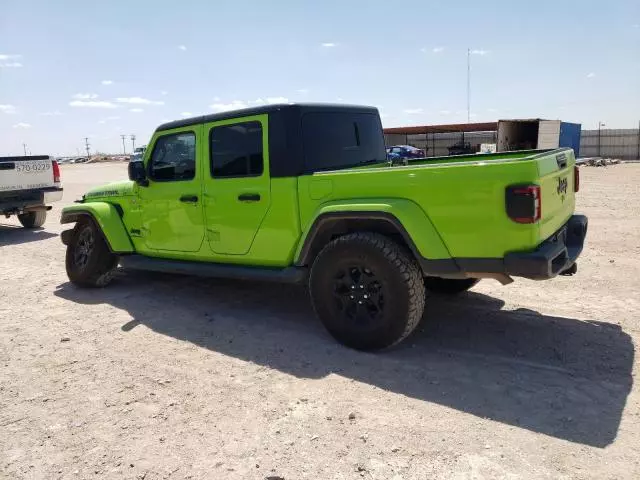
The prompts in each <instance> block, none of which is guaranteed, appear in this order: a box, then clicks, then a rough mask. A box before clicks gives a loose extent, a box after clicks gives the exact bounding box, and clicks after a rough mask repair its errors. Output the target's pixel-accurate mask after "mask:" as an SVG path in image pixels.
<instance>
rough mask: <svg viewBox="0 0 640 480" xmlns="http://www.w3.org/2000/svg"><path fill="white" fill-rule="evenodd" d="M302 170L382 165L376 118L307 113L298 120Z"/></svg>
mask: <svg viewBox="0 0 640 480" xmlns="http://www.w3.org/2000/svg"><path fill="white" fill-rule="evenodd" d="M302 132H303V133H302V135H303V140H304V155H305V170H306V171H307V172H315V171H319V170H338V169H343V168H350V167H356V166H358V165H365V164H374V163H379V162H386V161H387V155H386V150H385V147H384V135H383V133H382V125H381V123H380V118H379V117H378V115H376V114H373V113H357V112H349V113H346V112H309V113H306V114H305V115H304V116H303V117H302Z"/></svg>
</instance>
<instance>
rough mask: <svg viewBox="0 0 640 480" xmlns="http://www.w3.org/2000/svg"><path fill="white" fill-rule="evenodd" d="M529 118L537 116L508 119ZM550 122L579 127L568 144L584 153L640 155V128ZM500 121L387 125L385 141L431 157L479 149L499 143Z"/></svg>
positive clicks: (628, 158)
mask: <svg viewBox="0 0 640 480" xmlns="http://www.w3.org/2000/svg"><path fill="white" fill-rule="evenodd" d="M528 121H533V120H512V121H508V122H528ZM501 122H502V121H501ZM547 122H549V123H560V125H567V126H571V127H572V129H573V130H575V128H576V127H577V128H578V130H579V133H578V134H577V135H578V137H577V139H576V138H574V139H573V142H577V143H574V144H571V143H569V144H568V145H567V146H571V147H572V148H573V149H574V150H576V151H577V152H578V153H579V155H580V156H581V157H609V158H619V159H621V160H637V159H640V129H637V128H629V129H618V130H614V129H602V130H580V126H579V124H565V123H564V122H558V121H553V120H552V121H547ZM498 124H499V122H486V123H461V124H451V125H423V126H412V127H396V128H385V129H384V133H385V143H386V145H388V146H390V145H412V146H414V147H418V148H421V149H423V150H424V151H425V152H426V155H427V156H428V157H440V156H446V155H449V154H450V152H451V151H452V150H455V147H456V146H464V145H465V144H468V147H469V148H470V149H471V151H474V152H477V151H479V150H480V145H481V144H497V143H498V141H499V139H498ZM574 137H575V134H574ZM561 145H562V143H561ZM563 146H564V145H563ZM548 147H549V145H544V146H542V145H541V146H539V147H538V148H548ZM576 147H577V148H576Z"/></svg>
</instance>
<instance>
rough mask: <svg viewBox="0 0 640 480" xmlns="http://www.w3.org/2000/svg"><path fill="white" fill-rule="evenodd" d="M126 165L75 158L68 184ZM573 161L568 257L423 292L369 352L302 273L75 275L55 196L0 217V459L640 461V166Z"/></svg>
mask: <svg viewBox="0 0 640 480" xmlns="http://www.w3.org/2000/svg"><path fill="white" fill-rule="evenodd" d="M125 175H126V167H125V166H124V165H115V164H98V165H70V166H66V167H64V169H63V181H64V183H65V188H66V190H65V200H64V202H63V203H71V202H72V201H73V200H74V199H76V198H78V197H79V196H80V195H81V194H82V193H83V192H84V191H85V190H86V189H87V188H88V187H90V186H93V185H96V184H100V183H103V182H105V181H108V180H113V179H120V178H124V177H125ZM582 179H583V182H582V185H583V191H582V192H580V194H579V198H580V200H579V210H580V211H582V212H584V213H586V214H587V215H588V216H589V219H590V235H589V238H588V247H587V250H586V251H585V253H584V256H583V258H582V260H581V261H580V264H579V266H580V269H579V272H578V275H577V276H575V277H572V278H568V277H562V278H557V279H554V280H552V281H548V282H541V283H536V282H532V281H526V280H519V281H517V282H516V283H515V284H512V285H510V286H507V287H501V286H500V285H499V284H498V283H497V282H492V281H484V282H481V283H480V284H479V285H478V286H477V287H476V288H475V289H474V290H473V291H472V292H471V293H469V294H467V295H463V296H461V297H459V298H457V299H456V300H454V301H447V300H446V299H442V298H431V299H430V300H429V301H428V303H427V308H426V312H425V318H424V320H423V323H422V325H421V327H420V330H419V331H418V332H417V333H416V334H415V335H414V336H412V337H411V338H410V339H409V340H408V341H406V342H405V343H404V344H402V345H401V346H400V347H398V348H396V349H394V350H392V351H388V352H385V353H382V354H376V355H373V354H363V353H358V352H355V351H350V350H347V349H345V348H343V347H341V346H339V345H337V344H336V343H335V342H334V341H333V340H332V339H331V338H330V337H329V336H328V335H327V334H326V333H325V331H324V329H323V327H322V326H321V324H320V323H319V322H318V321H317V320H316V319H315V318H314V316H313V314H312V312H311V308H310V305H309V302H308V299H307V293H306V292H305V290H304V289H300V288H296V287H285V286H273V285H262V284H255V283H251V284H246V283H235V282H229V281H223V280H207V281H203V280H199V279H193V278H188V277H178V276H168V275H158V274H146V273H131V272H126V273H123V274H122V275H121V276H119V279H118V280H117V281H116V282H115V283H114V284H112V285H111V286H110V287H108V288H107V289H104V290H94V291H83V290H78V289H76V288H74V287H73V286H71V285H70V284H69V283H68V282H67V277H66V274H65V272H64V247H63V245H62V244H61V242H60V239H59V238H58V234H59V233H60V232H61V230H62V227H61V225H59V224H58V219H59V211H60V206H61V205H56V207H55V209H54V211H53V212H52V214H51V215H50V216H49V219H48V222H47V224H46V228H44V229H43V230H40V231H25V230H23V229H20V228H17V222H14V221H13V220H7V221H4V223H2V224H1V225H0V298H2V302H1V303H0V367H1V368H2V370H1V371H2V374H1V375H0V476H3V477H5V478H30V479H55V478H72V479H76V478H82V479H85V478H114V479H115V478H118V479H119V478H132V479H136V478H138V479H142V478H144V479H147V480H151V479H160V478H172V479H173V478H178V479H184V478H193V479H205V478H207V479H213V478H215V479H265V478H270V477H271V478H274V479H276V478H284V479H286V480H292V479H301V478H313V479H351V478H365V479H371V478H373V479H395V480H397V479H413V478H416V479H418V478H419V479H424V478H429V479H440V478H442V479H445V478H446V479H465V478H474V479H480V478H512V479H515V478H524V479H536V478H554V479H555V478H593V479H609V478H611V479H614V478H615V479H619V478H628V479H632V478H636V479H637V478H640V408H639V402H638V400H639V389H638V387H637V385H636V386H634V382H633V378H634V374H635V373H636V372H637V371H638V366H639V361H638V359H637V357H636V356H635V354H634V353H635V346H634V345H635V344H636V343H637V342H638V341H639V339H640V329H639V327H638V323H637V319H638V313H639V312H640V294H639V293H638V279H639V278H640V188H639V187H638V185H640V165H620V166H614V167H608V168H583V169H582ZM350 414H353V415H351V417H353V418H352V419H350V418H349V417H350Z"/></svg>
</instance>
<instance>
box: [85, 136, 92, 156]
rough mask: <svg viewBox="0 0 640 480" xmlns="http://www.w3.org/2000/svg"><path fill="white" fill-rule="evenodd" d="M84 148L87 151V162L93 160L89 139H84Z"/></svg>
mask: <svg viewBox="0 0 640 480" xmlns="http://www.w3.org/2000/svg"><path fill="white" fill-rule="evenodd" d="M84 147H85V148H86V149H87V160H89V159H90V158H91V155H89V147H90V145H89V137H84Z"/></svg>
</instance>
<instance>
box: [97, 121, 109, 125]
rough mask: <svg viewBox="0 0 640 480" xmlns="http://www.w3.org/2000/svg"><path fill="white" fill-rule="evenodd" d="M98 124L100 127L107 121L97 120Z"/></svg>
mask: <svg viewBox="0 0 640 480" xmlns="http://www.w3.org/2000/svg"><path fill="white" fill-rule="evenodd" d="M98 123H99V124H100V125H104V124H105V123H107V121H106V120H98Z"/></svg>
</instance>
